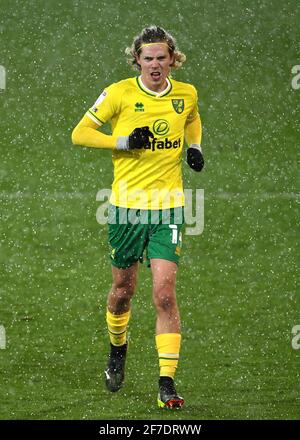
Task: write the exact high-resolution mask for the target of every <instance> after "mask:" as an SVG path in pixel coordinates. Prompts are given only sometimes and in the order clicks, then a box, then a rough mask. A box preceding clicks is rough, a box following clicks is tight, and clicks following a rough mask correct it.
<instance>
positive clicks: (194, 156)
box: [186, 144, 204, 171]
mask: <svg viewBox="0 0 300 440" xmlns="http://www.w3.org/2000/svg"><path fill="white" fill-rule="evenodd" d="M186 161H187V163H188V165H189V166H190V168H192V170H194V171H201V170H202V168H203V167H204V157H203V154H202V151H201V147H200V145H194V144H192V145H191V146H190V147H189V148H188V149H187V153H186Z"/></svg>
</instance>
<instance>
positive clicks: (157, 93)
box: [136, 75, 172, 98]
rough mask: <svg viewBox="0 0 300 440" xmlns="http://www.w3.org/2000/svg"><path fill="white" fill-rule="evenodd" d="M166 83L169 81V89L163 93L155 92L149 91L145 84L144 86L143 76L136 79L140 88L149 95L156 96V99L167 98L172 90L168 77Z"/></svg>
mask: <svg viewBox="0 0 300 440" xmlns="http://www.w3.org/2000/svg"><path fill="white" fill-rule="evenodd" d="M166 81H167V87H166V88H165V90H163V91H162V92H153V90H150V89H148V87H146V86H145V84H143V81H142V78H141V75H140V76H137V77H136V82H137V85H138V86H139V88H140V89H141V90H142V91H143V92H144V93H146V94H147V95H150V96H155V97H156V98H161V97H163V96H166V95H167V94H168V93H170V91H171V90H172V82H171V81H170V79H169V78H168V77H167V78H166Z"/></svg>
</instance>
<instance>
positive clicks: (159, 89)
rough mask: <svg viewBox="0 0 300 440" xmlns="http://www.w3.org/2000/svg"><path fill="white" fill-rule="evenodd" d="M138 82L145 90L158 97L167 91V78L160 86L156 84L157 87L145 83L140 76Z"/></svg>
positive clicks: (168, 83) (168, 84)
mask: <svg viewBox="0 0 300 440" xmlns="http://www.w3.org/2000/svg"><path fill="white" fill-rule="evenodd" d="M140 81H141V83H142V85H143V87H144V88H145V89H148V90H149V91H150V92H153V93H157V94H158V95H160V94H161V93H162V92H164V91H165V90H167V88H168V87H169V86H170V82H169V80H168V78H166V79H165V81H164V82H163V83H162V84H157V86H156V85H155V84H151V83H148V82H147V81H145V79H144V78H143V75H141V76H140Z"/></svg>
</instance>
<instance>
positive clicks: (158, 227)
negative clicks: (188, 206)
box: [108, 205, 184, 269]
mask: <svg viewBox="0 0 300 440" xmlns="http://www.w3.org/2000/svg"><path fill="white" fill-rule="evenodd" d="M108 212H109V215H108V228H109V229H108V238H109V244H110V248H111V251H110V259H111V263H112V265H113V266H116V267H118V268H119V269H126V268H128V267H130V266H132V265H133V264H134V263H135V262H136V261H140V262H142V261H143V254H144V251H145V250H146V259H147V261H148V265H149V266H150V260H151V258H162V259H164V260H169V261H173V262H174V263H176V264H178V263H179V258H180V253H181V245H182V228H183V225H184V208H183V207H180V208H170V209H164V210H157V211H154V210H151V211H150V210H139V209H129V208H120V207H116V206H113V205H110V206H109V210H108Z"/></svg>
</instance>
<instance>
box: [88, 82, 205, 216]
mask: <svg viewBox="0 0 300 440" xmlns="http://www.w3.org/2000/svg"><path fill="white" fill-rule="evenodd" d="M87 115H88V116H89V117H90V118H91V119H92V120H93V121H95V122H96V123H98V124H99V126H100V125H102V124H104V123H106V122H108V121H111V125H112V134H113V135H114V136H128V135H129V134H130V133H131V132H132V131H133V130H134V129H135V128H137V127H144V126H149V128H150V130H151V131H152V133H153V134H154V138H153V139H151V143H150V145H149V146H147V147H145V148H142V149H135V150H130V151H123V150H113V164H114V181H113V185H112V194H111V198H110V203H112V204H113V205H116V206H120V207H127V208H136V209H166V208H172V207H180V206H184V193H183V186H182V174H181V158H182V152H183V147H184V127H185V124H186V122H187V121H190V122H192V121H193V120H194V119H195V118H196V117H198V98H197V91H196V89H195V87H194V86H192V85H191V84H187V83H183V82H179V81H175V80H174V79H171V78H168V79H167V88H166V89H165V90H164V91H163V92H161V93H155V92H153V91H151V90H149V89H148V88H146V87H145V85H144V84H143V83H142V81H141V78H140V77H134V78H128V79H125V80H122V81H120V82H118V83H114V84H112V85H110V86H109V87H107V88H106V89H105V90H104V91H103V93H102V94H101V95H100V96H99V98H98V99H97V101H96V102H95V104H94V106H93V107H91V108H90V109H89V110H88V112H87Z"/></svg>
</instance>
